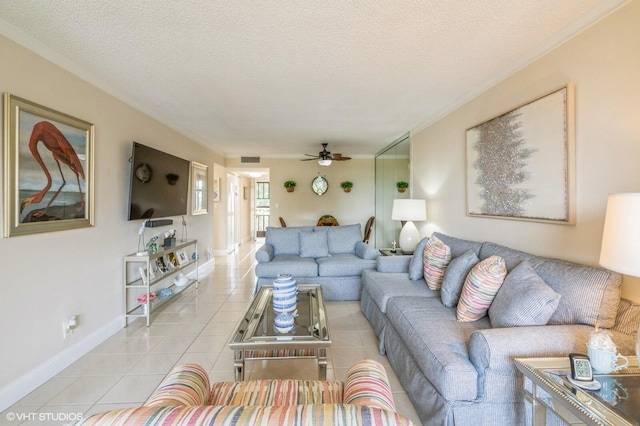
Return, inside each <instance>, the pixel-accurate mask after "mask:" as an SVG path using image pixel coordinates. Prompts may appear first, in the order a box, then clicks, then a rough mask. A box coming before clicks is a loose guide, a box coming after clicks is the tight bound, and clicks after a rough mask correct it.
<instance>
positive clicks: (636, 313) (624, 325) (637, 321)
mask: <svg viewBox="0 0 640 426" xmlns="http://www.w3.org/2000/svg"><path fill="white" fill-rule="evenodd" d="M638 328H640V305H638V304H635V303H633V302H632V301H630V300H627V299H620V306H619V307H618V316H617V317H616V324H615V325H614V327H613V329H614V330H617V331H620V332H621V333H624V334H628V335H629V336H631V337H634V338H635V337H636V333H638Z"/></svg>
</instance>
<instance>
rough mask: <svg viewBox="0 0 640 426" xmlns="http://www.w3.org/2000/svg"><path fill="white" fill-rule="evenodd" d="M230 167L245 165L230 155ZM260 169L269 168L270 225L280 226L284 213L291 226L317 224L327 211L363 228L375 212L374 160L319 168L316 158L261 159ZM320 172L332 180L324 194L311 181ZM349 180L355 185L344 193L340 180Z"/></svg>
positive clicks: (344, 221) (359, 160) (343, 223)
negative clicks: (290, 183) (286, 185)
mask: <svg viewBox="0 0 640 426" xmlns="http://www.w3.org/2000/svg"><path fill="white" fill-rule="evenodd" d="M226 164H227V167H229V168H234V169H237V168H242V167H243V165H242V164H241V163H240V161H239V159H236V158H228V159H227V162H226ZM259 167H260V168H268V169H269V170H270V182H271V210H270V213H271V217H270V224H271V226H280V224H279V222H278V217H279V216H282V217H283V218H284V219H285V221H286V222H287V225H288V226H304V225H315V224H316V222H317V221H318V218H320V216H322V215H324V214H331V215H333V216H334V217H335V218H336V219H337V220H338V222H339V223H340V224H341V225H349V224H354V223H360V224H361V225H362V226H363V227H364V224H365V222H366V221H367V219H368V218H369V216H371V215H373V212H374V197H375V191H374V189H375V185H374V175H375V168H374V159H373V158H370V159H362V158H354V159H352V160H349V161H339V162H338V161H336V162H334V163H333V164H332V165H331V166H329V167H320V166H318V164H317V163H316V162H315V161H300V160H299V159H282V158H280V159H278V158H262V159H261V163H260V165H259ZM318 173H320V175H322V176H325V178H326V179H327V181H328V182H329V189H328V190H327V192H326V193H325V194H324V195H316V194H315V193H314V192H312V191H311V181H312V180H313V179H314V178H315V177H316V176H318ZM287 180H293V181H295V182H296V183H297V186H296V188H295V191H294V192H287V191H286V189H285V188H284V186H283V184H284V182H285V181H287ZM345 180H350V181H351V182H353V188H352V190H351V192H350V193H345V192H344V191H343V190H342V188H341V187H340V183H341V182H343V181H345Z"/></svg>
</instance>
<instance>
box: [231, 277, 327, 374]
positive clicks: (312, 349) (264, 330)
mask: <svg viewBox="0 0 640 426" xmlns="http://www.w3.org/2000/svg"><path fill="white" fill-rule="evenodd" d="M297 311H298V313H297V316H296V317H295V318H294V323H295V326H294V328H293V329H292V330H291V331H289V332H288V333H279V332H277V331H276V330H275V329H274V319H275V312H274V310H273V286H270V285H263V286H261V287H260V289H259V290H258V293H257V294H256V296H255V297H254V299H253V301H252V302H251V304H250V305H249V308H248V309H247V312H246V313H245V315H244V317H243V318H242V319H241V320H240V322H239V324H238V326H237V328H236V331H235V333H234V334H233V337H232V339H231V342H230V343H229V347H230V348H231V349H232V350H233V351H234V352H235V354H234V370H235V380H236V381H240V380H244V373H245V361H247V360H263V359H294V358H316V359H317V361H318V379H319V380H325V379H326V377H327V348H328V347H329V346H331V337H330V336H329V324H328V322H327V312H326V309H325V306H324V296H323V294H322V287H321V286H320V285H319V284H299V285H298V304H297Z"/></svg>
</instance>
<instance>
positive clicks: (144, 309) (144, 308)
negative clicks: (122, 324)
mask: <svg viewBox="0 0 640 426" xmlns="http://www.w3.org/2000/svg"><path fill="white" fill-rule="evenodd" d="M140 307H141V308H142V315H147V314H148V313H149V305H148V304H146V303H143V304H142V305H140Z"/></svg>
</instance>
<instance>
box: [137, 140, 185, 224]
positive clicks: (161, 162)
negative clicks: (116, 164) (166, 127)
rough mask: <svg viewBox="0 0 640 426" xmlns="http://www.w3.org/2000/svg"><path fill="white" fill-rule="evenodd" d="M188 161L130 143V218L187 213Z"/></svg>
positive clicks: (152, 217)
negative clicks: (131, 150)
mask: <svg viewBox="0 0 640 426" xmlns="http://www.w3.org/2000/svg"><path fill="white" fill-rule="evenodd" d="M189 166H190V164H189V161H187V160H184V159H182V158H179V157H176V156H175V155H171V154H167V153H165V152H162V151H158V150H157V149H154V148H150V147H148V146H145V145H142V144H140V143H138V142H134V143H133V155H132V158H131V186H130V190H129V220H138V219H156V218H162V217H168V216H181V215H185V214H187V199H188V193H189V170H190V167H189Z"/></svg>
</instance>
